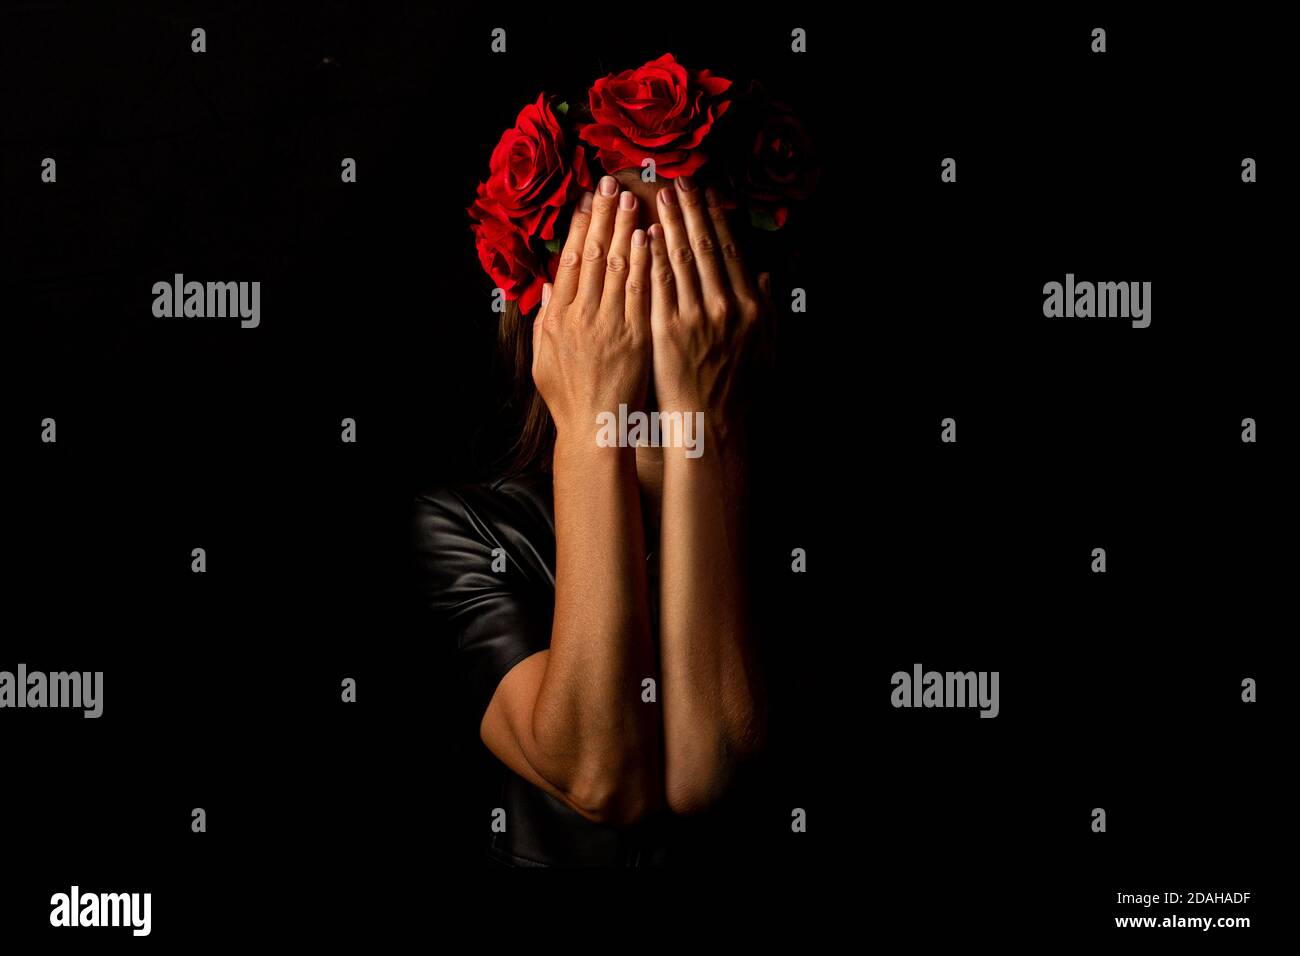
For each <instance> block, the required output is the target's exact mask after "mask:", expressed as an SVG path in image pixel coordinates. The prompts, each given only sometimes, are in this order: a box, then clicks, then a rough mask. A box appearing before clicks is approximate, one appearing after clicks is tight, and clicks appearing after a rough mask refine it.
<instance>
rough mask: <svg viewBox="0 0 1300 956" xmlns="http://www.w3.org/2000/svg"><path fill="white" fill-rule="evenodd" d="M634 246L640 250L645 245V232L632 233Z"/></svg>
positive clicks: (639, 230)
mask: <svg viewBox="0 0 1300 956" xmlns="http://www.w3.org/2000/svg"><path fill="white" fill-rule="evenodd" d="M632 245H634V246H636V247H637V248H638V249H639V248H641V247H642V246H644V245H645V232H644V231H643V230H641V229H638V230H637V231H636V232H634V233H632Z"/></svg>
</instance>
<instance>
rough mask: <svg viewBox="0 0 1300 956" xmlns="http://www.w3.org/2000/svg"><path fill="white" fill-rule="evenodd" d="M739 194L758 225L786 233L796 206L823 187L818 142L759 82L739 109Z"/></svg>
mask: <svg viewBox="0 0 1300 956" xmlns="http://www.w3.org/2000/svg"><path fill="white" fill-rule="evenodd" d="M736 132H737V136H738V137H739V139H740V142H739V143H738V144H737V156H736V160H735V165H736V168H735V170H734V173H733V177H732V178H733V181H734V184H735V188H736V191H737V192H738V193H739V194H740V195H741V196H742V197H743V198H744V199H745V200H746V202H747V204H748V205H749V208H750V214H751V218H752V219H753V221H754V223H755V225H758V226H760V227H762V228H767V229H780V228H781V227H782V226H784V225H785V223H786V219H787V217H788V216H789V212H790V208H789V207H790V203H791V202H796V201H799V200H803V199H807V198H808V197H809V196H810V195H811V194H812V192H813V189H814V188H815V187H816V185H817V174H818V165H817V161H816V159H815V157H814V155H813V146H812V140H811V139H810V138H809V136H808V131H807V130H806V129H805V128H804V125H803V123H802V122H800V121H799V118H798V117H797V116H795V115H794V113H793V112H792V111H791V110H790V107H788V106H787V105H786V104H784V103H782V102H780V101H779V100H774V99H771V98H770V97H769V96H767V94H766V93H765V92H764V91H763V89H762V87H760V86H759V85H758V84H757V83H754V84H753V85H752V86H751V87H750V90H749V93H748V94H747V95H746V96H745V98H744V101H743V102H742V103H741V105H740V106H739V107H738V110H737V122H736Z"/></svg>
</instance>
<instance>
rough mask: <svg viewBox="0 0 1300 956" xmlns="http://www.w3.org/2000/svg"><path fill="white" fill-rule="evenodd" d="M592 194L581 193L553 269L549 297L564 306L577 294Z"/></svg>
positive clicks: (589, 219)
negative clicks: (558, 260)
mask: <svg viewBox="0 0 1300 956" xmlns="http://www.w3.org/2000/svg"><path fill="white" fill-rule="evenodd" d="M592 199H593V196H592V194H591V193H583V194H582V198H581V199H579V200H578V205H577V208H575V209H574V210H573V218H572V219H570V220H569V235H568V236H567V237H566V238H565V240H564V251H563V252H561V253H560V264H559V266H558V267H557V268H556V270H555V287H554V288H553V289H551V298H552V299H553V300H554V301H555V302H556V303H557V304H559V305H561V306H565V305H568V304H569V303H570V302H572V301H573V298H574V296H576V295H577V294H578V276H579V275H580V274H581V272H582V249H583V246H584V245H585V243H586V241H587V228H588V227H589V226H590V225H591V207H592Z"/></svg>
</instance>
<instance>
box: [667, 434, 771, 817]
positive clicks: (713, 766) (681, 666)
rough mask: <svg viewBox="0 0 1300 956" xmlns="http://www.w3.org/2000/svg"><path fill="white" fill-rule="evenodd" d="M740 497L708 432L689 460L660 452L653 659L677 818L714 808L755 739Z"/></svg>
mask: <svg viewBox="0 0 1300 956" xmlns="http://www.w3.org/2000/svg"><path fill="white" fill-rule="evenodd" d="M710 439H712V444H711V445H710ZM744 495H745V489H744V482H743V473H742V469H741V467H740V464H739V461H738V460H737V458H736V456H735V454H734V452H732V451H730V450H729V449H727V448H726V447H725V443H722V442H720V440H719V437H718V436H717V435H716V434H714V433H711V432H707V431H706V433H705V445H704V454H703V455H702V456H701V457H699V458H695V459H689V458H687V457H686V456H685V454H684V451H683V450H682V449H675V448H674V449H666V450H665V456H664V491H663V523H662V527H661V531H660V535H661V540H660V554H661V565H660V577H661V608H660V626H659V642H660V652H659V653H660V669H661V671H662V674H663V701H664V760H665V767H664V778H665V793H666V796H667V800H668V804H669V806H670V807H671V808H672V809H673V810H674V811H675V812H679V813H691V812H694V811H697V810H700V809H703V808H705V807H707V806H708V805H709V804H711V803H713V802H715V801H716V800H717V799H718V797H720V796H721V795H722V793H723V791H724V790H725V788H726V785H727V783H728V781H729V779H730V777H731V774H732V771H733V770H734V768H735V766H736V764H737V763H738V762H739V761H740V760H742V759H744V758H745V757H746V756H747V755H749V754H750V753H752V752H753V751H754V750H755V749H756V748H757V747H758V745H759V742H760V739H761V737H762V728H763V725H764V719H763V717H764V715H763V707H762V700H763V691H762V683H761V679H760V677H759V671H758V667H757V662H756V660H755V655H754V647H753V641H752V635H751V625H750V620H749V616H748V614H747V612H746V607H747V605H746V595H745V589H744V586H743V585H744V568H743V562H744V554H745V550H744V548H745V540H744V537H745V536H744Z"/></svg>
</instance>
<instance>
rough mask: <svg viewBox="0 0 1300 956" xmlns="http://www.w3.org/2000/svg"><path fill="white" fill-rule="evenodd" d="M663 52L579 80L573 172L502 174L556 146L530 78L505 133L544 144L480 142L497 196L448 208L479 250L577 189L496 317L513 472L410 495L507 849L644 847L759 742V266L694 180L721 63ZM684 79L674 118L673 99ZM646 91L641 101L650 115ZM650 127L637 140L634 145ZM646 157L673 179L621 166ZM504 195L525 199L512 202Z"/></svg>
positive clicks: (593, 861)
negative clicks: (625, 114) (638, 430)
mask: <svg viewBox="0 0 1300 956" xmlns="http://www.w3.org/2000/svg"><path fill="white" fill-rule="evenodd" d="M670 61H671V57H665V58H660V60H658V61H655V62H654V63H652V64H647V65H646V67H643V68H642V70H641V71H635V72H632V73H627V74H621V75H620V76H619V77H610V78H607V80H608V81H610V82H611V83H613V84H619V83H620V82H621V85H617V88H616V89H614V90H613V92H612V93H611V92H610V90H609V89H602V86H601V83H598V84H597V85H596V87H593V90H592V94H591V107H590V117H591V121H590V122H589V123H588V124H587V125H586V126H584V127H582V138H583V139H584V140H585V141H586V142H588V143H592V144H595V145H596V146H597V155H598V156H599V157H600V161H601V163H602V165H604V166H605V167H606V170H607V171H610V172H612V174H610V175H605V176H603V177H602V178H601V179H600V180H599V183H598V184H595V185H596V188H595V189H594V190H587V189H584V188H582V187H583V186H584V185H585V183H584V176H583V174H582V169H581V167H582V164H583V162H584V157H583V150H582V147H580V146H579V147H577V148H576V149H575V150H574V152H573V161H572V163H571V164H570V165H569V166H568V168H566V169H564V170H562V171H560V172H557V170H555V169H550V170H546V171H544V173H543V174H537V175H533V176H532V178H531V179H530V178H529V176H528V175H523V176H521V175H520V170H521V169H524V170H525V171H530V170H531V166H532V165H535V164H536V159H535V157H536V156H538V155H542V154H545V155H548V156H567V155H568V154H569V150H570V148H571V147H570V144H569V142H568V141H567V139H565V138H564V136H563V133H562V131H561V130H560V129H559V124H558V123H557V122H552V121H553V120H554V119H555V116H554V115H550V114H549V111H548V103H547V101H546V100H545V98H539V100H538V103H537V104H536V105H535V112H532V113H529V112H528V111H527V110H526V111H525V113H527V114H528V115H527V117H526V116H525V114H524V113H521V116H520V122H519V124H517V130H520V129H522V130H524V131H525V133H526V134H527V135H529V136H537V135H541V134H539V133H538V132H537V131H539V130H541V131H549V134H548V136H546V137H544V138H546V142H545V143H544V147H545V148H544V149H538V148H537V147H536V144H535V143H533V142H532V141H529V142H526V143H525V144H524V145H523V146H522V147H521V146H520V144H519V142H518V139H517V138H511V137H509V136H507V137H506V138H505V139H503V147H504V152H503V147H499V148H498V154H501V155H494V167H496V166H497V165H498V160H500V165H501V166H502V167H503V168H505V169H506V170H507V175H505V176H503V177H502V180H501V181H502V183H504V184H505V188H506V189H507V191H508V192H510V191H512V192H511V194H510V195H507V196H506V197H505V198H504V199H501V198H500V190H499V189H497V190H496V191H494V188H493V187H492V185H491V183H492V181H489V184H485V185H484V186H483V187H481V188H480V196H479V202H477V203H476V206H475V208H474V209H472V210H471V212H472V214H477V216H478V217H479V221H480V223H481V224H483V225H484V228H483V229H482V230H481V231H480V252H481V253H482V251H483V243H484V239H483V235H482V233H483V232H486V231H490V230H496V232H495V233H494V235H492V236H491V237H489V239H488V240H487V242H488V244H489V246H490V247H491V248H492V250H493V255H492V256H488V257H485V258H484V262H485V265H489V264H491V265H490V267H491V266H499V264H500V263H501V261H502V260H501V258H500V257H499V256H497V255H496V253H497V252H498V251H499V249H500V248H501V246H502V245H503V244H507V243H510V242H513V241H514V239H513V238H512V237H511V236H509V235H508V234H507V232H508V230H509V229H512V228H516V226H515V225H514V224H517V223H520V222H526V223H528V224H530V228H531V229H533V230H534V232H535V233H536V234H538V235H540V236H541V237H542V238H543V239H550V238H551V237H550V236H546V235H545V233H546V232H547V231H550V232H551V233H552V236H554V235H555V231H554V229H553V225H554V223H555V221H556V217H555V215H554V207H556V206H559V205H562V204H563V203H567V202H569V201H570V197H571V196H572V197H573V205H574V211H573V213H572V216H571V219H570V222H569V228H568V232H567V235H566V236H565V238H564V240H563V245H562V248H561V251H560V254H559V256H558V260H557V261H555V262H554V265H553V268H554V272H553V279H550V278H548V277H547V275H549V274H550V273H549V271H548V273H547V275H541V276H540V277H538V278H540V280H541V281H535V280H534V277H530V276H528V275H525V276H524V278H523V279H522V280H521V281H519V282H516V283H514V286H513V291H514V292H516V296H515V302H514V303H512V305H511V307H510V309H509V310H508V311H507V314H506V316H505V320H504V323H503V340H504V341H505V342H506V343H507V346H508V348H509V347H510V346H511V345H512V344H513V346H514V348H513V354H514V355H515V357H516V366H517V371H518V375H519V381H520V383H521V384H524V385H525V391H527V387H528V386H530V385H531V386H533V387H534V389H535V391H533V392H532V394H530V395H528V396H527V400H528V401H529V402H530V404H531V411H530V413H529V415H528V421H527V423H526V425H525V429H524V433H523V438H522V440H521V462H520V467H519V468H517V469H515V470H514V472H513V473H512V474H511V476H509V477H507V478H505V479H502V480H499V481H497V482H495V483H493V484H491V485H487V486H474V487H469V488H461V489H454V490H451V489H449V490H442V491H439V492H436V493H433V494H430V495H426V496H422V497H421V498H420V499H419V500H418V502H417V516H416V538H417V552H418V556H419V561H420V571H421V575H420V579H421V586H422V589H423V593H424V595H425V597H426V599H427V601H428V603H429V606H430V607H431V608H432V609H433V611H434V612H435V615H436V616H437V617H438V619H439V620H440V621H441V622H442V624H443V625H444V626H445V628H447V629H448V630H449V631H450V632H451V633H454V634H456V636H457V639H458V647H459V654H460V656H461V659H462V661H463V663H464V665H465V671H466V674H467V676H468V686H469V688H470V698H471V702H472V703H471V706H473V707H474V708H475V709H474V716H475V717H476V718H478V732H479V735H480V737H481V739H482V741H483V743H484V744H485V745H486V746H487V748H488V750H490V751H491V753H492V754H493V755H494V756H495V757H496V759H497V760H498V761H499V763H500V764H501V765H503V767H504V768H505V772H504V773H503V787H502V794H503V796H502V800H501V805H500V809H501V810H504V811H505V812H504V815H503V816H502V815H501V814H497V825H496V826H494V827H493V828H492V829H493V832H492V835H491V842H490V847H489V857H490V858H491V859H493V860H495V861H497V862H501V863H506V864H509V865H548V864H570V865H574V864H588V865H644V864H650V863H658V862H665V861H667V860H669V859H670V858H671V857H670V855H669V854H668V853H667V852H666V848H667V847H668V846H669V844H670V843H671V831H672V828H673V826H674V821H675V820H677V819H680V818H686V817H691V816H695V815H698V814H700V813H702V812H704V811H706V810H708V809H709V808H710V807H713V806H714V805H716V804H717V803H718V802H719V801H720V800H721V799H722V798H723V796H724V795H725V794H726V793H727V791H728V789H729V787H730V785H731V784H732V782H733V780H734V778H735V776H736V773H737V770H738V768H739V767H741V766H742V765H743V764H744V763H745V762H746V761H747V760H748V759H749V758H750V757H752V756H753V755H755V754H756V753H757V752H758V751H759V750H760V749H761V747H762V745H763V741H764V735H765V726H766V707H765V690H764V687H765V681H764V679H763V674H762V668H761V666H760V662H759V655H758V653H757V648H756V643H757V642H756V638H755V634H754V623H755V622H754V612H753V606H752V597H753V595H752V593H751V589H750V588H749V587H747V582H749V580H750V576H749V574H748V572H747V570H746V567H745V560H746V555H747V543H748V539H749V532H748V528H749V523H748V519H747V504H748V500H749V494H748V492H749V488H750V476H749V474H748V473H747V468H746V455H747V452H746V440H745V434H744V431H743V429H742V427H741V426H742V424H743V419H742V415H743V413H744V411H745V409H746V405H747V401H748V399H749V396H748V395H747V388H748V382H749V380H750V376H749V375H747V371H748V370H749V369H750V368H751V367H752V366H753V364H754V358H753V356H754V354H755V352H756V348H755V346H756V344H757V343H759V342H760V340H761V339H762V338H763V332H764V329H765V325H766V324H767V323H768V322H770V318H771V315H772V313H773V308H772V300H771V289H770V285H771V283H770V278H769V276H768V275H767V274H766V273H764V274H761V275H759V276H757V277H755V276H754V275H753V274H752V272H751V271H750V269H749V268H748V267H747V265H746V263H745V261H744V260H743V258H742V256H741V253H740V244H739V242H738V241H737V237H736V235H735V233H734V231H733V226H732V222H731V219H730V218H729V216H728V210H727V208H726V205H724V200H723V198H722V194H721V193H720V192H719V190H718V189H717V188H716V187H715V185H711V184H708V183H706V182H704V181H701V180H703V179H707V175H705V176H698V175H696V173H697V172H698V171H699V170H700V167H701V166H702V165H704V163H705V162H706V161H707V158H705V159H703V160H702V159H700V155H701V154H699V151H698V149H697V147H698V146H699V144H700V143H701V142H702V141H703V139H704V136H703V135H702V134H701V133H700V128H701V126H703V125H705V124H707V126H708V127H709V129H706V131H705V132H706V133H707V132H711V127H712V125H713V123H714V122H715V121H716V119H717V117H718V116H719V115H721V114H722V113H723V112H725V108H726V107H722V106H721V103H722V102H723V100H722V99H721V95H720V94H722V93H723V92H724V91H725V90H726V86H721V87H720V84H725V83H726V81H719V80H718V79H717V78H715V77H710V76H709V75H708V74H707V72H703V73H693V72H690V71H685V70H682V69H681V68H680V67H678V66H677V64H676V63H675V62H670ZM657 67H658V68H661V69H658V70H657V69H656V68H657ZM637 73H639V74H640V75H639V76H638V75H637ZM673 83H680V86H679V87H678V88H677V90H676V93H677V94H681V93H683V92H684V93H685V94H686V95H685V96H684V97H683V96H681V95H674V94H673V92H672V85H673ZM727 85H728V86H729V84H727ZM665 90H667V91H668V92H667V93H666V92H665ZM692 94H694V95H695V113H694V119H693V120H692V118H690V117H688V118H687V119H686V121H684V122H683V121H682V118H681V111H680V110H679V111H678V113H677V114H672V110H673V109H674V104H680V102H682V101H683V99H685V100H686V101H687V102H689V101H690V100H691V95H692ZM620 95H621V96H623V97H624V98H625V100H627V101H628V102H632V103H636V104H638V105H639V106H638V108H640V109H641V110H642V111H641V112H640V113H638V114H637V116H636V117H635V118H636V120H637V121H638V123H639V124H640V125H638V123H627V124H624V125H623V126H621V127H620V126H618V124H617V122H615V123H614V124H612V125H613V128H614V129H615V131H616V134H618V135H615V137H614V139H613V140H611V139H610V134H609V132H608V130H602V129H601V128H600V126H601V121H602V119H604V118H605V117H606V115H607V113H608V111H609V107H610V104H611V99H614V100H616V99H617V97H618V96H620ZM655 97H658V98H659V101H660V102H661V103H662V104H664V105H663V112H662V113H661V114H656V115H655V116H653V117H649V118H648V117H647V114H646V112H645V111H644V106H643V105H640V104H644V103H646V102H647V101H653V100H654V99H655ZM711 98H712V99H714V100H715V102H712V103H710V102H708V101H709V100H710V99H711ZM617 105H618V104H615V106H617ZM624 105H626V104H624ZM670 114H671V115H670ZM692 124H693V125H692ZM552 126H554V127H555V129H553V130H552V129H550V128H551V127H552ZM647 129H649V130H651V131H652V132H653V135H654V142H653V143H652V144H645V143H641V144H638V143H637V142H636V139H637V135H636V134H637V133H638V132H639V133H641V134H645V135H649V134H646V130H647ZM624 133H625V134H627V137H626V138H619V137H620V136H621V134H624ZM665 133H666V134H667V135H665ZM674 134H675V136H676V138H675V139H674ZM638 146H640V148H639V149H638ZM646 155H651V156H658V157H660V158H661V159H662V158H664V157H667V160H668V166H669V167H670V171H671V172H672V173H674V174H675V175H672V177H671V178H668V177H667V176H659V177H656V180H657V181H649V182H647V181H643V174H642V170H643V169H644V168H645V164H644V162H643V160H644V158H645V156H646ZM521 162H522V163H523V166H521V165H520V163H521ZM611 166H613V167H621V168H615V169H613V170H611V169H610V167H611ZM659 171H660V173H663V172H664V164H661V165H660V169H659ZM512 177H513V178H512ZM536 179H544V180H545V182H544V184H543V188H540V189H535V188H534V187H535V186H536V183H535V182H534V180H536ZM521 181H524V182H525V185H524V186H523V187H522V188H521V187H520V183H521ZM553 191H555V192H553ZM520 193H525V194H527V197H528V199H529V203H517V202H516V203H514V205H511V203H512V201H513V200H514V199H515V198H517V195H518V194H520ZM539 197H540V198H539ZM557 197H558V200H559V201H558V202H555V201H552V200H555V199H556V198H557ZM539 209H540V210H541V212H540V213H539V212H538V210H539ZM521 210H522V212H521ZM489 217H492V218H491V219H489ZM555 245H556V246H558V243H555ZM514 248H515V249H516V251H518V250H519V249H520V248H521V247H519V246H518V245H517V244H516V245H515V247H514ZM525 252H526V248H525ZM522 257H523V253H518V254H517V255H512V256H511V257H509V258H510V261H511V262H512V263H513V262H514V261H515V259H518V258H522ZM506 271H507V272H509V271H510V267H509V266H507V267H506ZM494 277H495V273H494ZM508 278H513V276H510V277H508ZM504 285H505V284H504V283H503V286H504ZM534 286H536V287H538V288H537V293H538V295H539V296H540V304H539V306H538V308H537V312H536V315H535V317H534V318H533V320H532V323H531V327H529V325H528V324H527V320H526V310H527V306H528V304H529V302H530V294H529V293H530V290H531V289H532V288H533V287H534ZM521 306H522V308H521ZM620 408H622V409H623V411H624V414H626V413H627V411H628V410H632V411H635V410H641V411H643V412H659V413H661V414H662V415H664V416H673V415H675V414H680V415H681V419H682V420H683V421H702V430H701V434H699V435H698V436H696V442H695V444H694V450H692V449H690V448H687V447H682V445H681V443H680V442H677V443H674V442H672V441H671V440H669V441H661V442H660V444H659V445H658V446H657V447H656V446H653V445H648V444H645V443H642V444H635V443H634V442H633V443H617V442H614V443H612V442H610V441H608V440H607V438H608V433H602V431H601V426H600V422H601V421H602V420H605V421H608V420H609V419H610V417H611V416H616V415H618V414H619V411H620ZM698 413H702V416H700V415H699V414H698ZM669 420H674V421H675V420H676V419H675V418H670V419H669ZM602 435H603V437H602ZM659 437H660V438H661V439H663V437H664V436H662V435H661V436H659ZM678 437H680V436H678ZM633 445H635V447H633ZM484 825H485V829H486V828H487V821H486V820H485V821H484Z"/></svg>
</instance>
